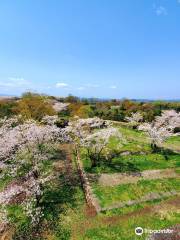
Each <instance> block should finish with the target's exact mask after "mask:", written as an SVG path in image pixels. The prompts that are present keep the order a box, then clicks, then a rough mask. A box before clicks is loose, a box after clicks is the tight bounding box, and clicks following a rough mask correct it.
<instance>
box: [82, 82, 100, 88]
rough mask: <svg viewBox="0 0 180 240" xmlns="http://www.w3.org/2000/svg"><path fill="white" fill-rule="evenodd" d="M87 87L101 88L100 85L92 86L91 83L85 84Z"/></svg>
mask: <svg viewBox="0 0 180 240" xmlns="http://www.w3.org/2000/svg"><path fill="white" fill-rule="evenodd" d="M85 86H86V87H90V88H98V87H100V86H99V85H98V84H91V83H87V84H85Z"/></svg>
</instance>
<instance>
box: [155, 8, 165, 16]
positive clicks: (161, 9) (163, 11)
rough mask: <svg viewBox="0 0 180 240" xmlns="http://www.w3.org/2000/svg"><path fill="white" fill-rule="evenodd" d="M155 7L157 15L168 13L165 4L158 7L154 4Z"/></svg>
mask: <svg viewBox="0 0 180 240" xmlns="http://www.w3.org/2000/svg"><path fill="white" fill-rule="evenodd" d="M154 9H155V13H156V15H157V16H161V15H164V16H166V15H167V14H168V12H167V9H166V8H165V7H163V6H158V7H157V6H154Z"/></svg>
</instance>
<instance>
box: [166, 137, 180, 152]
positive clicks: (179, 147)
mask: <svg viewBox="0 0 180 240" xmlns="http://www.w3.org/2000/svg"><path fill="white" fill-rule="evenodd" d="M164 146H165V147H167V148H170V149H172V150H174V151H178V152H180V136H173V137H170V138H169V139H167V140H166V142H165V143H164Z"/></svg>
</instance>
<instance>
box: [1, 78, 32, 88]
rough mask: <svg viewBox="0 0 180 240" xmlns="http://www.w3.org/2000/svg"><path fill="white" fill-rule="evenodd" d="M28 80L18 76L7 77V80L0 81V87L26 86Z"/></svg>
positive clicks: (28, 83)
mask: <svg viewBox="0 0 180 240" xmlns="http://www.w3.org/2000/svg"><path fill="white" fill-rule="evenodd" d="M29 85H30V82H29V81H27V80H25V79H24V78H20V77H9V78H8V80H7V81H0V87H5V88H21V87H27V86H29Z"/></svg>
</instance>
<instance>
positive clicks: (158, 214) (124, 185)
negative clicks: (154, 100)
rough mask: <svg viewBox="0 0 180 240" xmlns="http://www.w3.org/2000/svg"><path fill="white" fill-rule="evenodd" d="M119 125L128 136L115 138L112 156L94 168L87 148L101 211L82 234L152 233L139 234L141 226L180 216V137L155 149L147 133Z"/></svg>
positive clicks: (97, 238) (158, 225)
mask: <svg viewBox="0 0 180 240" xmlns="http://www.w3.org/2000/svg"><path fill="white" fill-rule="evenodd" d="M118 129H119V130H120V132H121V133H122V135H123V140H122V141H121V142H119V141H117V140H116V139H113V138H112V139H111V140H110V142H109V146H110V147H111V148H112V149H115V150H116V152H117V154H116V156H114V157H112V159H111V161H109V162H107V161H103V163H102V164H101V165H100V166H97V167H95V168H91V165H90V161H89V160H88V159H87V158H86V157H85V156H84V155H83V154H82V161H83V164H84V169H85V170H86V172H87V175H88V177H89V181H90V183H91V187H92V188H93V192H94V194H95V196H96V198H97V200H98V201H99V204H100V206H101V213H100V214H98V216H96V217H95V218H93V219H88V220H87V222H86V221H85V223H84V224H83V225H82V228H81V230H79V231H80V235H79V236H78V237H77V236H76V238H77V239H93V240H101V239H109V240H110V239H114V240H115V239H119V240H125V239H129V240H130V239H131V240H132V239H146V237H147V235H148V234H143V235H142V236H141V238H139V236H136V235H135V232H134V229H135V227H137V226H141V227H142V228H149V229H163V228H167V227H172V226H174V225H177V224H178V223H179V221H180V199H179V193H180V174H179V173H180V154H179V151H180V144H179V143H180V137H178V136H176V137H172V138H170V139H168V141H166V142H165V143H164V144H163V146H162V149H161V150H159V151H158V152H156V153H153V152H152V150H151V148H150V142H149V139H148V137H147V136H146V134H145V133H142V132H139V131H137V130H133V129H129V128H128V127H126V126H119V125H118ZM78 224H82V222H81V221H80V223H78V221H77V225H78ZM78 227H79V225H78ZM82 229H83V230H82ZM82 232H83V233H82Z"/></svg>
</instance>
